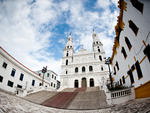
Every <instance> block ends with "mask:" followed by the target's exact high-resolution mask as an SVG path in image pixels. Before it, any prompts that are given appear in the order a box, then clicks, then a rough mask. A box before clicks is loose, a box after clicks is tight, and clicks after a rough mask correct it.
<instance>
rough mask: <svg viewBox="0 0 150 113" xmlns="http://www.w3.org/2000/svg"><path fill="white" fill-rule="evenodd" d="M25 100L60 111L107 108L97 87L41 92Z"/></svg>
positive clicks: (103, 96) (103, 97) (104, 99)
mask: <svg viewBox="0 0 150 113" xmlns="http://www.w3.org/2000/svg"><path fill="white" fill-rule="evenodd" d="M25 98H26V99H28V100H30V101H33V102H34V103H38V104H41V105H44V106H47V107H54V108H61V109H80V110H85V109H86V110H87V109H100V108H105V107H106V106H107V102H106V95H105V92H104V91H103V90H99V87H92V88H67V89H64V90H63V91H62V92H49V91H47V92H46V91H42V92H38V93H35V94H31V95H29V96H27V97H25Z"/></svg>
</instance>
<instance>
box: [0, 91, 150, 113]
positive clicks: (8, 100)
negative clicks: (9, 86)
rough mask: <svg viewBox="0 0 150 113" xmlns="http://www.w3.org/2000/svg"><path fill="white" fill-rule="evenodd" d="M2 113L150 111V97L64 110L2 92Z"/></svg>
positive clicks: (136, 112) (0, 111)
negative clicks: (103, 105)
mask: <svg viewBox="0 0 150 113" xmlns="http://www.w3.org/2000/svg"><path fill="white" fill-rule="evenodd" d="M0 113H150V98H147V99H139V100H135V101H129V102H127V103H124V104H120V105H117V106H112V107H110V108H106V109H99V110H64V109H55V108H50V107H45V106H41V105H38V104H34V103H31V102H29V101H26V100H24V99H21V98H19V97H16V96H13V95H10V94H7V93H5V92H0Z"/></svg>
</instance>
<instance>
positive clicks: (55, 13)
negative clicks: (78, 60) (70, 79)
mask: <svg viewBox="0 0 150 113" xmlns="http://www.w3.org/2000/svg"><path fill="white" fill-rule="evenodd" d="M116 1H117V0H111V1H109V0H98V1H97V4H96V6H95V7H99V8H100V7H101V8H103V9H105V10H104V12H96V11H95V12H93V11H90V10H85V8H84V5H83V4H84V2H85V1H84V0H65V1H61V2H60V3H55V2H53V1H52V0H36V2H35V3H33V4H29V3H28V2H29V1H27V0H7V1H4V2H2V3H1V4H0V45H1V46H2V47H3V48H4V49H6V50H7V51H8V52H9V53H10V54H11V55H12V56H14V57H15V58H16V59H17V60H19V61H21V62H22V63H23V64H24V65H26V66H27V67H29V68H31V69H32V70H35V71H36V70H39V69H41V68H42V67H43V66H46V65H47V66H48V69H51V70H53V71H55V72H57V73H60V65H61V60H55V58H54V57H53V54H54V53H48V52H47V50H46V48H48V47H50V46H52V45H51V42H50V40H49V39H50V38H52V34H53V33H52V31H51V30H52V28H54V27H55V25H56V24H58V23H59V21H61V16H62V13H63V12H67V11H68V12H69V13H70V16H68V17H67V20H66V21H67V24H69V25H70V27H72V28H73V29H71V31H72V33H73V36H74V38H75V39H74V46H75V48H76V47H77V46H79V44H83V46H84V47H85V48H86V49H88V50H91V49H92V48H91V47H92V29H93V27H96V31H97V33H98V34H99V37H100V40H101V41H102V42H103V44H104V48H105V49H106V50H105V51H106V55H107V56H110V54H111V50H112V48H111V47H112V43H113V39H111V38H110V37H107V35H112V33H113V32H114V25H115V24H116V19H117V15H118V11H114V12H111V11H110V9H109V6H110V4H111V3H113V4H115V5H117V2H116ZM63 16H64V15H63ZM45 24H49V26H48V28H45V27H42V26H43V25H45ZM43 28H45V29H43ZM99 29H104V31H103V33H101V32H100V30H99ZM42 30H44V31H42ZM64 38H65V37H64ZM58 43H60V44H64V43H65V40H63V39H60V40H58ZM39 59H40V60H39Z"/></svg>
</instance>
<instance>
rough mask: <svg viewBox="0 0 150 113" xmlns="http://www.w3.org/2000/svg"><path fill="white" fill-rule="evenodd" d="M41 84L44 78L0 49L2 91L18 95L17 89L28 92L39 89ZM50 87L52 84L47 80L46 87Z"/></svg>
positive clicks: (0, 82) (0, 86)
mask: <svg viewBox="0 0 150 113" xmlns="http://www.w3.org/2000/svg"><path fill="white" fill-rule="evenodd" d="M41 83H42V77H40V76H39V75H38V74H37V73H35V72H33V71H31V70H30V69H29V68H27V67H25V66H24V65H23V64H21V63H20V62H18V61H17V60H16V59H15V58H13V57H12V56H11V55H10V54H9V53H7V52H6V51H5V50H4V49H3V48H1V47H0V89H2V90H5V91H9V92H12V93H16V92H17V88H20V89H22V90H26V91H27V92H28V91H31V90H34V89H36V88H39V87H40V85H41ZM50 86H51V85H50V82H49V81H48V80H45V81H44V87H46V88H50Z"/></svg>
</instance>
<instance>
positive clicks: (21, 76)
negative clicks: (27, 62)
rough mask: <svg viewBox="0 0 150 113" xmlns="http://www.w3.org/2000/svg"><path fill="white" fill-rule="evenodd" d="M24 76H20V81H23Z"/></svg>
mask: <svg viewBox="0 0 150 113" xmlns="http://www.w3.org/2000/svg"><path fill="white" fill-rule="evenodd" d="M23 77H24V74H22V73H21V74H20V80H21V81H23Z"/></svg>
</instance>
